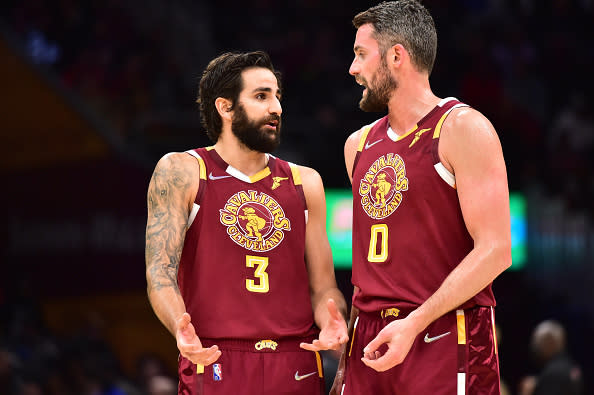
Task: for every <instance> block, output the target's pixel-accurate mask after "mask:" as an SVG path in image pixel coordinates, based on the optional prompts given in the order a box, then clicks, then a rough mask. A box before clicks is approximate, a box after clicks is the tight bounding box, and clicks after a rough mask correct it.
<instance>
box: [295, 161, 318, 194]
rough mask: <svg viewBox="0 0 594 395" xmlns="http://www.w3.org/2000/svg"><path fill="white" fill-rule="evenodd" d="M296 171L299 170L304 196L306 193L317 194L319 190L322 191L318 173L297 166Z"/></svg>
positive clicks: (308, 168)
mask: <svg viewBox="0 0 594 395" xmlns="http://www.w3.org/2000/svg"><path fill="white" fill-rule="evenodd" d="M297 169H298V170H299V175H300V177H301V184H302V185H303V191H304V192H305V194H306V195H307V194H308V192H313V193H317V192H319V190H322V191H323V188H324V186H323V183H322V177H321V176H320V173H318V172H317V171H316V170H315V169H312V168H311V167H307V166H297Z"/></svg>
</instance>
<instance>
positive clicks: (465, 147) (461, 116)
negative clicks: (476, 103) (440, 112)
mask: <svg viewBox="0 0 594 395" xmlns="http://www.w3.org/2000/svg"><path fill="white" fill-rule="evenodd" d="M439 156H440V159H441V160H442V162H444V165H445V166H446V168H448V170H450V171H451V170H452V168H453V167H455V163H468V164H469V165H472V163H473V162H474V163H476V162H475V161H482V160H491V159H493V158H495V157H499V156H501V143H500V141H499V137H498V136H497V132H496V131H495V128H494V127H493V125H492V124H491V122H490V121H489V120H488V119H487V117H485V116H484V115H483V114H481V113H480V112H479V111H477V110H476V109H474V108H471V107H460V108H456V109H454V110H453V111H452V112H451V114H450V115H449V116H448V117H447V118H446V119H445V121H444V123H443V127H442V129H441V135H440V138H439Z"/></svg>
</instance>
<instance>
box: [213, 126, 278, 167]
mask: <svg viewBox="0 0 594 395" xmlns="http://www.w3.org/2000/svg"><path fill="white" fill-rule="evenodd" d="M214 148H215V150H216V151H217V154H219V156H220V157H221V158H222V159H223V160H224V161H225V162H227V164H228V165H231V166H233V167H234V168H236V169H237V170H239V171H240V172H242V173H243V174H245V175H247V176H253V175H254V174H256V173H258V172H259V171H260V170H262V169H264V168H265V167H266V166H267V165H268V157H267V155H266V154H265V153H262V152H258V151H253V150H250V149H249V148H247V147H246V146H245V145H243V144H241V143H240V142H239V141H238V140H237V139H235V138H233V139H229V141H226V140H225V139H223V136H222V135H221V137H220V138H219V141H217V143H216V144H215V145H214Z"/></svg>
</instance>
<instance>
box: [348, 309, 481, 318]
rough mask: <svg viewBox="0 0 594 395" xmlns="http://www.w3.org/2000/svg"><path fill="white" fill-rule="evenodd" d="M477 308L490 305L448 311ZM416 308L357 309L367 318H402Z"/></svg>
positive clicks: (360, 314)
mask: <svg viewBox="0 0 594 395" xmlns="http://www.w3.org/2000/svg"><path fill="white" fill-rule="evenodd" d="M478 308H491V306H480V305H474V306H469V307H464V306H461V307H459V308H457V309H454V310H452V311H450V313H455V312H456V311H458V310H464V311H468V310H472V309H478ZM415 309H416V307H396V306H394V307H386V308H384V309H381V310H377V311H361V310H359V316H361V317H364V318H368V319H384V320H385V319H396V318H397V319H402V318H404V317H406V316H407V315H409V314H410V313H411V312H413V311H414V310H415Z"/></svg>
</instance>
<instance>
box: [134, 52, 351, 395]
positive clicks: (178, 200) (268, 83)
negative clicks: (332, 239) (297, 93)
mask: <svg viewBox="0 0 594 395" xmlns="http://www.w3.org/2000/svg"><path fill="white" fill-rule="evenodd" d="M279 78H280V77H279V74H278V73H277V72H276V71H275V70H274V67H273V65H272V63H271V62H270V59H269V57H268V55H267V54H266V53H264V52H250V53H226V54H223V55H221V56H219V57H217V58H216V59H214V60H212V61H211V62H210V64H209V65H208V66H207V68H206V70H205V71H204V73H203V75H202V79H201V81H200V89H199V103H200V112H201V116H202V122H203V124H204V126H205V127H206V130H207V134H208V136H209V137H210V139H211V140H212V141H213V142H214V143H215V144H214V146H211V147H205V148H198V149H195V150H190V151H187V152H183V153H171V154H167V155H165V156H164V157H163V158H162V159H161V160H160V161H159V162H158V163H157V166H156V168H155V170H154V173H153V176H152V178H151V181H150V185H149V190H148V221H147V231H146V276H147V282H148V295H149V300H150V302H151V304H152V307H153V309H154V311H155V313H156V315H157V316H158V317H159V319H160V320H161V322H162V323H163V324H164V325H165V326H166V327H167V329H169V331H170V332H171V333H172V334H173V335H174V336H175V338H176V340H177V347H178V348H179V352H180V359H179V371H178V373H179V380H180V381H179V393H180V394H206V395H208V394H277V393H285V394H304V393H307V394H321V391H322V389H323V380H322V376H323V374H322V364H321V359H320V355H319V353H318V351H320V350H323V349H336V348H338V347H339V346H340V345H341V344H342V343H345V342H346V341H347V332H346V323H345V321H344V318H343V315H345V314H346V313H345V310H346V304H345V302H344V298H343V296H342V294H341V293H340V291H339V290H338V288H337V286H336V280H335V277H334V269H333V265H332V255H331V251H330V246H329V243H328V239H327V235H326V229H325V226H326V212H325V201H324V188H323V185H322V180H321V178H320V176H319V174H318V173H317V172H316V171H315V170H313V169H310V168H307V167H302V166H297V165H294V164H292V163H288V162H285V161H283V160H280V159H278V158H276V157H274V156H272V155H270V154H268V153H269V152H271V151H273V150H274V149H275V148H276V147H277V145H278V143H279V138H280V127H281V113H282V108H281V103H280V99H281V91H280V87H279V86H280V79H279ZM316 325H317V327H316ZM318 328H319V330H318Z"/></svg>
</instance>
